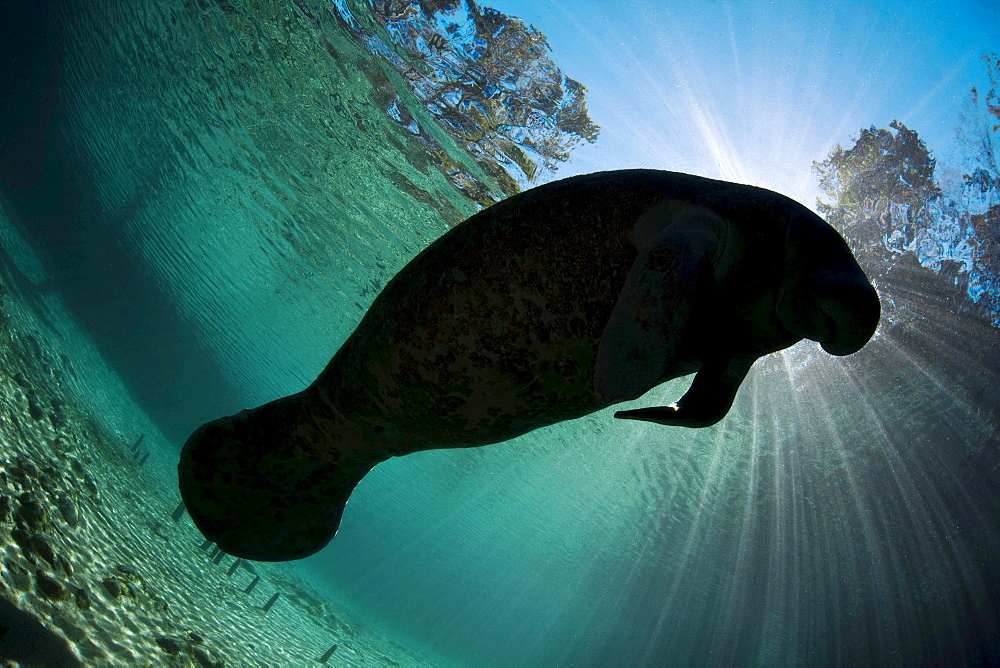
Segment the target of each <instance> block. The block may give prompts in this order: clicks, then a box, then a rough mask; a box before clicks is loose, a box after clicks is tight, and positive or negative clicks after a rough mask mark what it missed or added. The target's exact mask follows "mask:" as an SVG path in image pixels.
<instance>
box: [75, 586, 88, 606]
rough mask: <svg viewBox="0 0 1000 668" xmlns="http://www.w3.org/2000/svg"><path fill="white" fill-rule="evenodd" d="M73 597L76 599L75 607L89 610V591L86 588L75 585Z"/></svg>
mask: <svg viewBox="0 0 1000 668" xmlns="http://www.w3.org/2000/svg"><path fill="white" fill-rule="evenodd" d="M73 598H75V599H76V607H78V608H80V609H81V610H90V592H89V591H87V590H86V589H83V588H80V587H77V589H76V590H75V591H74V592H73Z"/></svg>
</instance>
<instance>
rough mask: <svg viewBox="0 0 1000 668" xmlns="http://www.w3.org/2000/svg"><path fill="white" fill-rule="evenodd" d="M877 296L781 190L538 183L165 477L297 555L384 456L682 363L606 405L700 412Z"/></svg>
mask: <svg viewBox="0 0 1000 668" xmlns="http://www.w3.org/2000/svg"><path fill="white" fill-rule="evenodd" d="M879 313H880V306H879V301H878V297H877V295H876V293H875V290H874V289H873V288H872V286H871V284H870V283H869V282H868V280H867V278H866V277H865V275H864V273H863V272H862V270H861V269H860V268H859V267H858V265H857V263H856V262H855V259H854V257H853V255H852V254H851V252H850V250H849V249H848V247H847V244H846V243H845V242H844V240H843V239H842V238H841V237H840V235H839V234H838V233H837V232H836V231H835V230H834V229H833V228H832V227H830V226H829V225H828V224H827V223H825V222H824V221H823V220H822V219H820V218H819V217H818V216H816V215H815V214H814V213H812V212H811V211H809V210H808V209H807V208H805V207H804V206H802V205H801V204H798V203H796V202H795V201H793V200H791V199H789V198H787V197H784V196H782V195H779V194H777V193H774V192H771V191H768V190H763V189H760V188H754V187H750V186H744V185H737V184H733V183H727V182H723V181H715V180H711V179H705V178H701V177H696V176H690V175H686V174H678V173H671V172H661V171H653V170H627V171H617V172H603V173H597V174H591V175H586V176H578V177H573V178H569V179H565V180H562V181H557V182H554V183H549V184H546V185H543V186H539V187H537V188H534V189H532V190H528V191H526V192H523V193H520V194H518V195H516V196H514V197H511V198H510V199H508V200H505V201H503V202H500V203H498V204H495V205H494V206H491V207H490V208H488V209H485V210H483V211H481V212H480V213H478V214H476V215H474V216H472V217H471V218H469V219H468V220H466V221H464V222H463V223H461V224H460V225H458V226H456V227H455V228H453V229H452V230H450V231H449V232H447V233H446V234H445V235H443V236H442V237H441V238H439V239H438V240H437V241H435V242H434V243H433V244H431V245H430V246H429V247H427V248H426V249H425V250H424V251H423V252H421V253H420V254H419V255H417V257H415V258H414V259H413V260H412V261H411V262H410V263H409V264H407V265H406V266H405V267H404V268H403V269H402V270H401V271H400V272H399V274H397V275H396V276H395V277H394V278H393V279H392V280H391V281H390V282H389V283H388V284H387V285H386V286H385V289H384V290H383V291H382V292H381V294H380V295H379V296H378V298H377V299H376V300H375V302H374V303H373V304H372V306H371V308H370V309H369V310H368V313H367V314H366V315H365V317H364V318H363V319H362V321H361V323H360V324H359V325H358V327H357V329H356V330H355V331H354V333H353V334H352V335H351V336H350V337H349V338H348V339H347V341H346V342H345V343H344V345H343V346H342V347H341V348H340V350H339V351H337V353H336V355H334V357H333V359H332V360H331V361H330V363H329V365H328V366H327V367H326V369H325V370H324V371H323V372H322V373H321V374H320V376H319V377H318V378H317V379H316V381H315V382H313V383H312V385H310V386H309V387H308V388H306V389H305V390H304V391H302V392H300V393H298V394H295V395H292V396H289V397H285V398H283V399H279V400H277V401H274V402H271V403H269V404H265V405H264V406H261V407H259V408H256V409H253V410H249V411H243V412H241V413H239V414H238V415H235V416H232V417H227V418H223V419H220V420H216V421H214V422H210V423H208V424H206V425H204V426H202V427H201V428H199V429H198V430H197V431H196V432H195V433H194V434H193V435H192V436H191V437H190V439H189V440H188V442H187V443H186V444H185V446H184V449H183V452H182V454H181V461H180V465H179V475H180V489H181V494H182V497H183V499H184V502H185V504H186V505H187V508H188V510H189V512H190V513H191V516H192V518H193V520H194V522H195V524H196V525H197V526H198V527H199V529H201V531H202V532H203V533H204V534H205V536H206V537H208V538H209V539H211V540H213V541H215V542H217V543H218V544H219V546H220V547H221V548H222V549H223V550H224V551H226V552H228V553H230V554H233V555H236V556H240V557H244V558H248V559H257V560H274V561H277V560H288V559H297V558H301V557H304V556H307V555H309V554H312V553H313V552H316V551H317V550H319V549H320V548H322V547H323V546H324V545H326V544H327V543H328V542H329V541H330V540H331V539H332V538H333V536H334V534H335V533H336V530H337V527H338V526H339V524H340V519H341V515H342V513H343V510H344V506H345V504H346V502H347V499H348V496H349V495H350V493H351V491H352V490H353V489H354V487H355V485H357V483H358V481H360V480H361V478H362V477H363V476H364V475H365V474H366V473H367V472H368V471H369V470H371V468H372V467H373V466H375V465H376V464H378V463H379V462H382V461H385V460H386V459H388V458H389V457H393V456H399V455H405V454H409V453H412V452H416V451H419V450H427V449H431V448H459V447H474V446H480V445H486V444H489V443H497V442H500V441H505V440H508V439H510V438H513V437H515V436H519V435H521V434H524V433H526V432H528V431H531V430H533V429H537V428H539V427H543V426H546V425H550V424H554V423H556V422H561V421H563V420H569V419H573V418H577V417H580V416H583V415H586V414H588V413H592V412H594V411H597V410H600V409H602V408H605V407H607V406H610V405H612V404H616V403H619V402H622V401H628V400H633V399H637V398H638V397H640V396H642V395H643V394H644V393H645V392H647V391H649V390H650V389H651V388H653V387H655V386H656V385H659V384H660V383H663V382H664V381H667V380H670V379H672V378H676V377H678V376H682V375H686V374H690V373H695V372H697V375H696V376H695V379H694V381H693V383H692V385H691V387H690V388H689V390H688V391H687V393H686V394H685V395H684V396H683V397H682V398H681V399H680V400H679V401H678V402H677V403H676V404H672V405H671V406H662V407H650V408H642V409H638V410H630V411H624V412H618V413H616V414H615V416H616V417H621V418H629V419H638V420H648V421H652V422H657V423H660V424H665V425H672V426H687V427H703V426H707V425H711V424H713V423H715V422H717V421H718V420H720V419H722V417H723V416H725V414H726V412H727V411H728V410H729V408H730V406H731V405H732V402H733V399H734V397H735V394H736V391H737V389H738V388H739V386H740V383H741V382H742V381H743V379H744V377H745V376H746V374H747V372H748V371H749V369H750V366H751V365H752V364H753V362H754V361H755V360H756V359H757V358H759V357H761V356H762V355H766V354H768V353H771V352H774V351H776V350H780V349H783V348H786V347H788V346H790V345H792V344H794V343H796V342H797V341H799V340H801V339H803V338H808V339H812V340H815V341H818V342H820V343H821V345H822V346H823V348H824V349H825V350H826V351H828V352H830V353H832V354H835V355H846V354H849V353H852V352H855V351H857V350H858V349H860V348H861V347H862V346H863V345H864V344H865V343H866V342H867V341H868V339H869V338H870V337H871V336H872V334H873V333H874V331H875V328H876V325H877V323H878V319H879Z"/></svg>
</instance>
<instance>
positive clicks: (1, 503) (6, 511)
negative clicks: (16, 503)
mask: <svg viewBox="0 0 1000 668" xmlns="http://www.w3.org/2000/svg"><path fill="white" fill-rule="evenodd" d="M8 521H10V497H9V496H7V495H6V494H0V524H3V523H5V522H8Z"/></svg>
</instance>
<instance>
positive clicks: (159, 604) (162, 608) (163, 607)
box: [153, 596, 170, 613]
mask: <svg viewBox="0 0 1000 668" xmlns="http://www.w3.org/2000/svg"><path fill="white" fill-rule="evenodd" d="M169 609H170V605H169V604H168V603H167V602H166V601H165V600H164V599H162V598H160V597H159V596H154V597H153V610H156V611H157V612H159V613H164V612H166V611H167V610H169Z"/></svg>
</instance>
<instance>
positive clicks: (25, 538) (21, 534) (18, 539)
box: [10, 527, 31, 554]
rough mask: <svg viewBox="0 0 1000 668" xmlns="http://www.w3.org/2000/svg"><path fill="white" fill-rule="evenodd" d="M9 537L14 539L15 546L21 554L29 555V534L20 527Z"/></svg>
mask: <svg viewBox="0 0 1000 668" xmlns="http://www.w3.org/2000/svg"><path fill="white" fill-rule="evenodd" d="M10 537H11V538H13V539H14V542H15V543H17V546H18V547H19V548H21V552H22V553H23V554H31V534H29V533H28V532H27V531H25V530H24V529H22V528H21V527H17V528H15V529H14V530H13V531H11V532H10Z"/></svg>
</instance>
